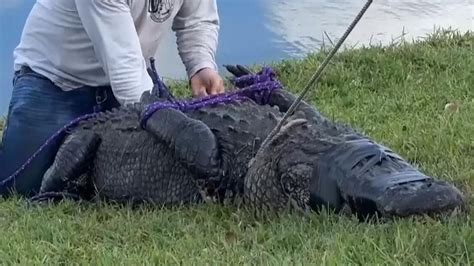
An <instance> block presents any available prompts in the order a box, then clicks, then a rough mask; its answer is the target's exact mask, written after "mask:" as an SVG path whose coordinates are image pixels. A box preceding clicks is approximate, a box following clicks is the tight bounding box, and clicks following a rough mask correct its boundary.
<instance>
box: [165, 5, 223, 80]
mask: <svg viewBox="0 0 474 266" xmlns="http://www.w3.org/2000/svg"><path fill="white" fill-rule="evenodd" d="M172 29H173V31H175V32H176V37H177V44H178V51H179V54H180V57H181V59H182V61H183V64H184V65H185V67H186V72H187V74H188V77H189V78H191V77H193V76H194V75H195V74H196V73H197V72H198V71H199V70H201V69H203V68H211V69H213V70H215V71H217V65H216V62H215V54H216V49H217V43H218V32H219V16H218V12H217V4H216V0H183V5H182V6H181V9H180V10H179V11H178V14H177V15H176V17H175V19H174V21H173V27H172Z"/></svg>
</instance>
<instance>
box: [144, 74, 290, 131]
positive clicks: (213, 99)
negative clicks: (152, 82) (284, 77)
mask: <svg viewBox="0 0 474 266" xmlns="http://www.w3.org/2000/svg"><path fill="white" fill-rule="evenodd" d="M274 75H275V74H274V72H273V71H272V70H271V69H270V68H264V70H263V71H262V72H261V73H259V74H256V75H253V74H250V75H246V76H242V77H239V78H236V79H235V80H234V84H238V85H243V84H251V85H248V86H247V87H245V88H242V89H239V90H237V91H234V92H229V93H223V94H218V95H209V96H205V97H202V98H200V99H195V100H188V101H176V102H173V103H170V102H156V103H152V104H150V105H149V106H148V107H147V108H146V111H145V113H144V114H143V116H142V120H141V121H140V125H141V126H142V127H144V125H145V123H146V121H147V120H148V119H149V118H150V117H151V116H152V115H153V114H154V113H155V112H156V111H158V110H162V109H167V108H173V109H177V110H180V111H182V112H184V111H188V110H195V109H199V108H202V107H207V106H212V105H216V104H222V103H230V102H236V101H244V100H249V99H252V100H254V101H255V102H256V103H257V104H261V105H264V104H267V103H268V101H269V99H270V95H271V92H272V91H273V90H275V89H279V88H282V86H281V84H280V82H278V81H275V80H273V77H274Z"/></svg>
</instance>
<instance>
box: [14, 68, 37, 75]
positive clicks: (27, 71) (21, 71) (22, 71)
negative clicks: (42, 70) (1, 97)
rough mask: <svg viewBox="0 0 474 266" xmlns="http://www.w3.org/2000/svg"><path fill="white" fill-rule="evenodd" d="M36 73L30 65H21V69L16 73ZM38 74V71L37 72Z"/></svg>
mask: <svg viewBox="0 0 474 266" xmlns="http://www.w3.org/2000/svg"><path fill="white" fill-rule="evenodd" d="M31 73H36V72H34V71H33V69H31V68H30V67H29V66H21V68H20V70H17V71H15V75H23V74H31ZM36 74H38V73H36Z"/></svg>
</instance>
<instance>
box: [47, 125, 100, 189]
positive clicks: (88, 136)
mask: <svg viewBox="0 0 474 266" xmlns="http://www.w3.org/2000/svg"><path fill="white" fill-rule="evenodd" d="M99 144H100V138H99V137H98V136H97V135H96V134H95V133H93V132H92V131H81V132H79V133H73V134H72V135H69V136H68V137H67V138H66V140H65V141H64V144H63V145H62V146H61V147H60V148H59V150H58V153H57V155H56V158H55V160H54V162H53V164H52V165H51V167H50V168H49V169H48V170H47V171H46V173H45V174H44V177H43V181H42V183H41V188H40V193H45V192H59V191H63V190H64V189H66V187H67V186H68V185H69V184H71V183H75V182H76V181H78V180H79V178H80V177H81V176H82V175H83V174H84V173H86V171H87V170H88V169H89V167H90V163H91V162H92V160H93V158H94V156H95V152H96V150H97V147H98V146H99Z"/></svg>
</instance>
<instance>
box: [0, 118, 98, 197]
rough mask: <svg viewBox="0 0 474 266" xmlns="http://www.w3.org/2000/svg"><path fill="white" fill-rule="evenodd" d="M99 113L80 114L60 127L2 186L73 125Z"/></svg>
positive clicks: (3, 181)
mask: <svg viewBox="0 0 474 266" xmlns="http://www.w3.org/2000/svg"><path fill="white" fill-rule="evenodd" d="M96 115H97V113H92V114H86V115H83V116H80V117H78V118H76V119H74V120H72V121H71V122H69V123H68V124H66V125H65V126H63V127H62V128H61V129H59V130H58V131H56V133H54V134H53V135H52V136H51V137H49V138H48V139H47V140H46V142H45V143H43V145H41V146H40V147H39V149H38V150H36V152H35V153H33V155H32V156H30V158H28V159H27V160H26V162H25V163H23V165H22V166H20V168H18V169H17V170H16V171H15V172H14V173H13V174H12V175H10V176H9V177H7V178H5V179H4V180H2V181H1V182H0V188H1V187H4V186H6V185H7V183H9V182H11V181H13V180H14V179H16V178H17V177H18V175H19V174H20V173H21V172H23V171H24V170H25V169H26V167H27V166H28V165H29V164H31V162H32V161H33V160H34V159H35V158H36V157H37V156H38V155H39V154H40V153H41V152H42V151H43V150H44V149H45V148H46V147H47V146H49V145H50V144H51V143H52V142H53V141H54V140H55V139H56V138H58V137H59V136H60V135H61V134H62V133H64V132H66V131H67V130H69V129H70V128H71V127H74V126H76V125H77V124H78V123H79V122H81V121H83V120H86V119H89V118H92V117H94V116H96Z"/></svg>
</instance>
